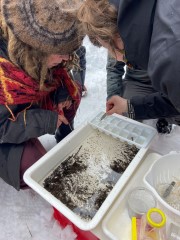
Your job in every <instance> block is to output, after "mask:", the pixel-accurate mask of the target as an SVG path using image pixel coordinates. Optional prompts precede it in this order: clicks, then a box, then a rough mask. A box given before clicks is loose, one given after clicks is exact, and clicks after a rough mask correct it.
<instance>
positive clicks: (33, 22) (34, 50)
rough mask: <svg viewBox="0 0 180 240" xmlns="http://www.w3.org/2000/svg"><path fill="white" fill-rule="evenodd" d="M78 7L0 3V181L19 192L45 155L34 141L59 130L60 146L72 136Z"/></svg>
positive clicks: (38, 1) (17, 0)
mask: <svg viewBox="0 0 180 240" xmlns="http://www.w3.org/2000/svg"><path fill="white" fill-rule="evenodd" d="M80 4H81V0H79V1H76V0H71V1H69V2H68V3H67V1H64V0H59V1H54V0H52V1H43V0H34V1H27V0H13V1H9V0H1V12H0V30H1V32H0V177H1V178H3V179H4V181H6V182H7V183H8V184H10V185H12V186H13V187H15V188H16V189H17V190H19V189H20V188H26V184H25V183H24V181H23V174H24V172H25V170H26V169H27V168H28V167H30V166H31V165H32V164H33V163H34V162H36V161H37V160H38V159H39V158H40V157H41V156H43V155H44V154H45V153H46V151H45V149H44V148H43V146H42V145H41V143H40V142H39V140H38V137H39V136H42V135H44V134H46V133H49V134H55V131H56V130H57V131H56V139H57V141H60V140H61V139H62V138H63V137H65V136H66V135H67V134H68V133H69V132H70V131H71V127H70V125H71V123H72V122H73V119H74V116H75V114H76V111H77V108H78V106H79V103H80V99H81V90H80V87H79V86H78V85H77V84H76V82H75V81H73V80H72V79H71V77H70V75H69V73H68V70H70V69H71V67H72V66H73V65H74V64H77V57H76V55H75V54H74V52H75V51H76V50H77V49H78V48H79V47H80V46H81V44H82V39H83V33H82V31H81V27H80V25H79V23H78V21H77V20H76V11H77V8H78V7H79V5H80ZM65 128H67V129H65Z"/></svg>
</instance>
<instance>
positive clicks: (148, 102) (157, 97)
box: [130, 92, 180, 120]
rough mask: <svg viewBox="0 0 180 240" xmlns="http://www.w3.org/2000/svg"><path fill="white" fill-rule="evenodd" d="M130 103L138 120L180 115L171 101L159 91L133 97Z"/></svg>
mask: <svg viewBox="0 0 180 240" xmlns="http://www.w3.org/2000/svg"><path fill="white" fill-rule="evenodd" d="M130 104H131V105H132V109H134V118H135V119H136V120H144V119H154V118H161V117H174V116H177V115H180V112H179V111H178V110H177V109H176V108H175V107H174V106H173V104H172V103H171V101H170V100H169V99H168V98H167V97H165V96H164V95H163V94H161V93H158V92H157V93H153V94H150V95H147V96H145V97H140V96H139V97H138V96H135V97H132V99H130Z"/></svg>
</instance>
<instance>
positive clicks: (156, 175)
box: [144, 152, 180, 224]
mask: <svg viewBox="0 0 180 240" xmlns="http://www.w3.org/2000/svg"><path fill="white" fill-rule="evenodd" d="M175 176H176V178H178V179H179V178H180V177H179V176H180V153H176V152H173V153H169V154H167V155H164V156H162V157H161V158H160V159H159V160H158V161H157V162H155V163H153V164H152V165H151V167H150V169H149V170H148V171H147V173H146V174H145V176H144V183H145V185H146V186H147V187H148V188H149V189H150V190H151V191H152V192H153V193H154V195H155V196H156V198H157V200H158V202H159V205H160V206H161V208H162V210H164V212H165V213H166V214H167V215H168V216H169V217H170V218H171V220H172V221H174V223H179V224H180V211H178V210H177V209H175V208H173V207H172V206H170V205H169V204H168V203H167V202H166V201H165V200H164V199H163V198H162V197H160V195H159V193H158V192H157V187H158V185H159V184H165V183H166V184H167V183H168V184H170V183H171V182H172V180H173V177H175ZM178 200H179V202H180V199H178ZM179 202H178V204H179Z"/></svg>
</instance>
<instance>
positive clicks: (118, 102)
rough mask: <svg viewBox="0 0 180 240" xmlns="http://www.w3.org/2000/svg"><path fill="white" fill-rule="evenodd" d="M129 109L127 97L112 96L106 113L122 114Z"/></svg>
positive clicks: (107, 104)
mask: <svg viewBox="0 0 180 240" xmlns="http://www.w3.org/2000/svg"><path fill="white" fill-rule="evenodd" d="M127 111H128V105H127V99H125V98H122V97H119V96H117V95H116V96H112V97H111V98H110V99H109V100H108V101H107V103H106V113H107V115H111V114H113V113H117V114H120V115H122V114H123V113H125V112H127Z"/></svg>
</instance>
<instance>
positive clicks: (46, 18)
mask: <svg viewBox="0 0 180 240" xmlns="http://www.w3.org/2000/svg"><path fill="white" fill-rule="evenodd" d="M82 2H83V0H68V1H66V0H58V1H44V0H33V1H30V0H13V1H9V0H1V10H2V15H3V17H4V19H5V22H6V24H7V26H8V27H9V28H10V29H11V31H12V32H13V34H14V35H15V36H16V37H17V38H18V39H19V40H20V41H22V42H23V43H25V44H27V45H29V46H31V47H32V48H33V49H37V50H39V51H42V52H46V53H50V54H52V53H61V54H71V53H72V52H73V51H75V50H76V49H78V48H79V47H80V46H81V42H82V39H83V37H84V34H83V32H82V29H81V28H82V27H81V24H79V22H78V21H77V17H76V13H77V10H78V9H79V7H80V6H81V4H82Z"/></svg>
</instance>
